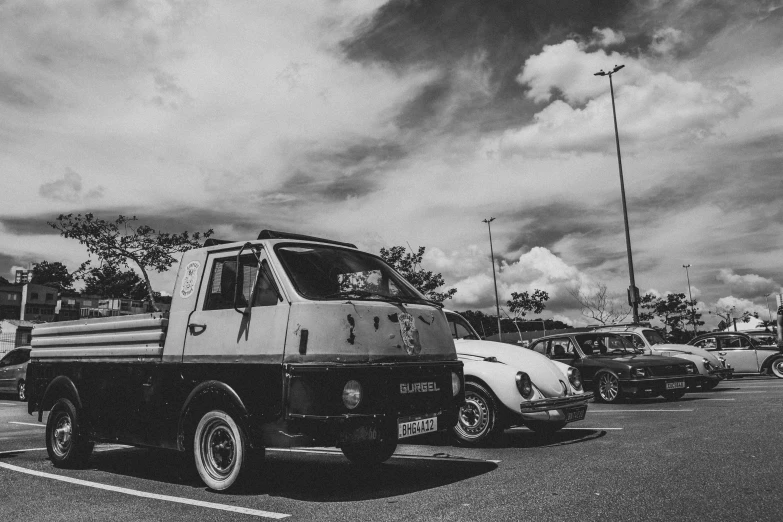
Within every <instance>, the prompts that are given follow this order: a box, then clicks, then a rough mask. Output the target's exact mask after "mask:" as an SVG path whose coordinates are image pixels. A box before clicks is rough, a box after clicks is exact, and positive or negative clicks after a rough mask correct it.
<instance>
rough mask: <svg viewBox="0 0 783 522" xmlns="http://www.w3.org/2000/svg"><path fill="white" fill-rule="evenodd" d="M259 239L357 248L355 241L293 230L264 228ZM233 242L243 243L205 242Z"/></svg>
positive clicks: (210, 243) (211, 240)
mask: <svg viewBox="0 0 783 522" xmlns="http://www.w3.org/2000/svg"><path fill="white" fill-rule="evenodd" d="M256 239H257V240H264V239H295V240H298V241H313V242H316V243H327V244H330V245H339V246H344V247H348V248H356V245H354V244H353V243H346V242H343V241H336V240H334V239H325V238H322V237H315V236H307V235H304V234H295V233H293V232H280V231H277V230H269V229H264V230H262V231H261V232H259V234H258V237H257V238H256ZM231 243H242V241H234V240H227V239H215V238H209V239H207V240H206V241H205V242H204V246H205V247H211V246H217V245H227V244H231Z"/></svg>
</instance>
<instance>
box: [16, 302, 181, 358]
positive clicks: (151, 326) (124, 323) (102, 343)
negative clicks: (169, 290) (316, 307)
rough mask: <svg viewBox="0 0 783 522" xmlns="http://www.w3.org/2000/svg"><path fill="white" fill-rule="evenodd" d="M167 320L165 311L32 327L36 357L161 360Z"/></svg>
mask: <svg viewBox="0 0 783 522" xmlns="http://www.w3.org/2000/svg"><path fill="white" fill-rule="evenodd" d="M167 326H168V319H167V318H166V317H164V316H163V314H162V313H152V314H139V315H125V316H119V317H105V318H101V319H78V320H75V321H63V322H58V323H46V324H40V325H37V326H36V327H35V328H33V339H32V347H33V350H32V352H31V353H30V357H31V358H33V359H73V358H91V359H92V358H100V359H103V358H110V359H116V358H128V357H132V358H134V359H138V358H143V359H160V358H161V357H162V354H163V343H164V341H165V339H166V328H167Z"/></svg>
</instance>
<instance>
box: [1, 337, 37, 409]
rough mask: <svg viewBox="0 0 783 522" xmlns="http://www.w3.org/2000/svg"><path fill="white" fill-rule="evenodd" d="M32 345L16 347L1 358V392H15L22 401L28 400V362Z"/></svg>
mask: <svg viewBox="0 0 783 522" xmlns="http://www.w3.org/2000/svg"><path fill="white" fill-rule="evenodd" d="M29 360H30V347H29V346H22V347H20V348H15V349H13V350H11V351H10V352H8V353H7V354H5V356H3V358H2V359H0V393H15V394H16V396H17V397H18V398H19V400H20V401H24V400H27V395H26V394H25V387H26V382H27V362H28V361H29Z"/></svg>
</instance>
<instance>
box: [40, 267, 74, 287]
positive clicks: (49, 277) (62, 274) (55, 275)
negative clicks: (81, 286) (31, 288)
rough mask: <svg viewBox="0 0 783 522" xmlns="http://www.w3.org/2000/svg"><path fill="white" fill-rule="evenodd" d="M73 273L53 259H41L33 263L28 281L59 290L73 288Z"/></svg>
mask: <svg viewBox="0 0 783 522" xmlns="http://www.w3.org/2000/svg"><path fill="white" fill-rule="evenodd" d="M73 281H74V274H72V273H71V272H69V271H68V268H67V267H66V266H65V265H64V264H62V263H60V262H59V261H55V262H54V263H50V262H49V261H41V262H40V263H33V274H32V277H31V278H30V283H32V284H35V285H46V286H51V287H54V288H57V289H58V290H60V291H63V290H66V291H68V290H73Z"/></svg>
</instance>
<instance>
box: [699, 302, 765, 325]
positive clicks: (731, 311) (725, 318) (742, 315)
mask: <svg viewBox="0 0 783 522" xmlns="http://www.w3.org/2000/svg"><path fill="white" fill-rule="evenodd" d="M707 313H710V314H714V315H717V316H718V317H720V319H721V320H720V322H718V328H719V329H720V330H726V329H730V328H732V327H733V326H734V321H735V320H736V319H739V320H740V321H742V322H743V323H747V322H749V321H750V318H751V317H755V318H756V319H758V317H759V314H758V312H750V311H748V310H745V311H744V312H738V311H737V307H736V306H716V307H715V309H714V310H710V311H709V312H707Z"/></svg>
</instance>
